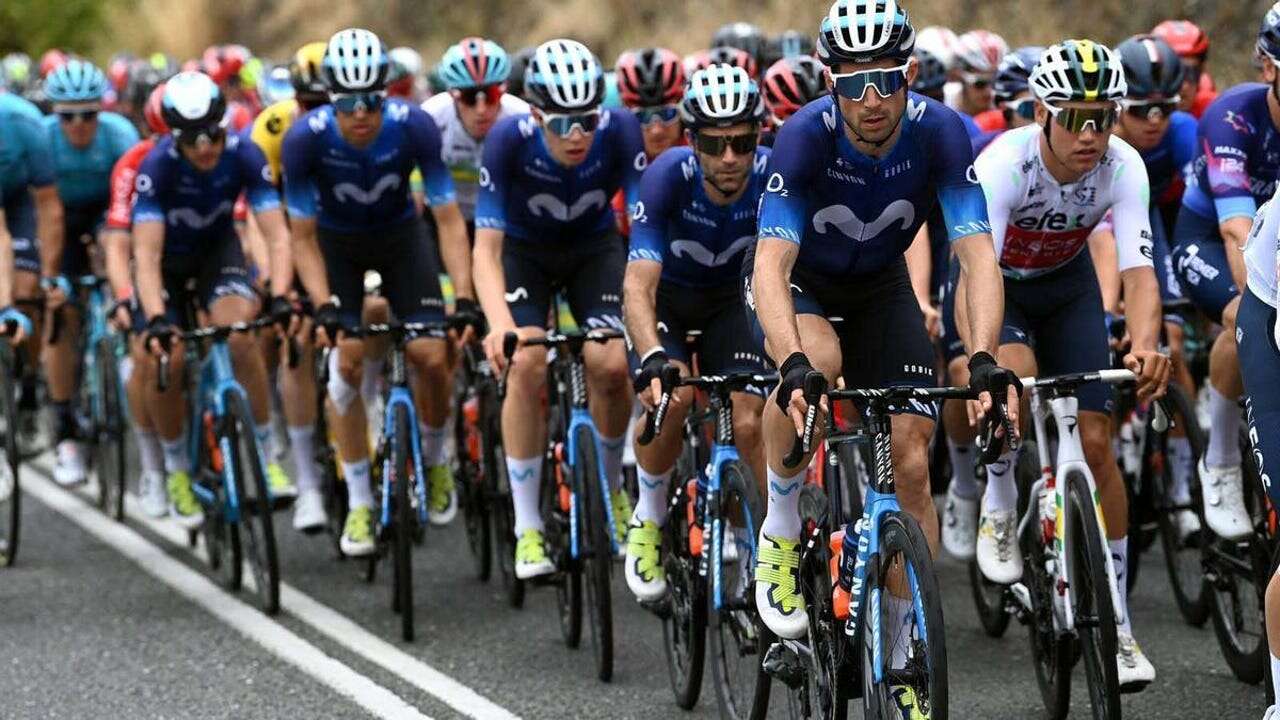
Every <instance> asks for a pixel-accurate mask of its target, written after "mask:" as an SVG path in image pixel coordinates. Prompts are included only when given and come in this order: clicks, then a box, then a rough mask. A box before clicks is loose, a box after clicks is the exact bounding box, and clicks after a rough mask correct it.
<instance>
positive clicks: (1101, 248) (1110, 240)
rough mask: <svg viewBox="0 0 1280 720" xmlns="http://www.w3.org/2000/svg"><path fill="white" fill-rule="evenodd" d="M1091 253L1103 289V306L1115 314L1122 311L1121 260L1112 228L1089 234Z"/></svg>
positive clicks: (1099, 283) (1100, 286)
mask: <svg viewBox="0 0 1280 720" xmlns="http://www.w3.org/2000/svg"><path fill="white" fill-rule="evenodd" d="M1089 254H1090V255H1091V256H1093V269H1094V271H1095V272H1096V273H1097V274H1098V287H1099V288H1101V289H1102V307H1103V309H1104V310H1106V311H1107V312H1109V313H1111V314H1113V315H1115V314H1118V313H1119V312H1120V261H1119V259H1118V257H1117V255H1116V236H1115V233H1113V232H1111V231H1110V230H1099V231H1097V232H1095V233H1093V234H1092V235H1090V236H1089Z"/></svg>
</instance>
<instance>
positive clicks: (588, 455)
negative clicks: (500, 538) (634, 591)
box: [573, 425, 613, 682]
mask: <svg viewBox="0 0 1280 720" xmlns="http://www.w3.org/2000/svg"><path fill="white" fill-rule="evenodd" d="M574 445H575V450H576V453H575V454H576V457H575V458H574V463H573V471H574V475H575V476H576V477H575V479H574V483H575V484H576V485H577V486H578V489H579V490H580V491H582V493H583V494H581V495H579V496H578V497H580V498H584V499H585V502H584V503H583V506H584V510H585V512H582V513H579V518H580V519H581V520H582V531H581V532H580V534H579V537H580V538H585V539H586V540H587V543H586V548H585V550H586V552H585V553H584V555H583V557H584V560H585V562H584V563H583V570H584V576H585V577H584V578H583V580H584V582H583V586H584V589H585V590H586V597H585V600H586V610H587V627H588V629H589V630H590V633H589V635H590V638H591V650H592V654H593V655H595V661H596V677H597V678H598V679H599V680H600V681H601V682H609V681H610V680H611V679H613V593H612V590H611V589H610V585H611V584H612V583H611V576H612V573H613V543H612V535H613V528H612V527H610V526H609V523H608V519H609V515H608V512H607V510H606V503H607V502H608V498H607V495H608V494H607V492H606V490H605V487H603V486H602V485H603V483H604V478H602V477H600V465H599V453H598V452H597V448H596V441H595V433H594V432H592V431H591V429H590V428H589V427H587V426H585V425H583V426H580V427H579V428H578V430H577V440H576V442H575V443H574Z"/></svg>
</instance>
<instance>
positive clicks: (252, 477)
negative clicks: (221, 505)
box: [223, 392, 280, 615]
mask: <svg viewBox="0 0 1280 720" xmlns="http://www.w3.org/2000/svg"><path fill="white" fill-rule="evenodd" d="M225 397H226V407H227V414H226V416H225V417H224V418H223V428H224V432H225V433H226V438H227V440H228V443H227V444H228V446H229V447H230V449H231V457H229V458H227V463H228V469H229V470H230V475H231V478H232V481H233V482H235V484H236V485H235V487H236V495H237V496H238V497H239V499H240V522H239V525H240V529H241V530H243V532H244V545H245V550H247V551H248V552H246V553H245V555H246V556H247V557H248V559H249V570H250V572H252V573H253V581H254V586H255V590H256V593H257V596H258V605H259V606H260V607H261V608H262V611H263V612H265V613H266V614H268V615H274V614H276V613H277V612H279V611H280V559H279V557H278V555H277V554H276V536H275V530H274V529H273V527H272V521H271V493H270V491H269V490H268V489H267V475H266V468H265V466H264V459H263V457H262V453H261V450H260V449H259V448H258V438H257V435H255V434H254V423H253V417H252V416H251V415H250V414H249V409H248V407H247V406H246V405H245V401H244V398H243V396H242V395H240V394H239V393H236V392H228V393H227V394H226V396H225Z"/></svg>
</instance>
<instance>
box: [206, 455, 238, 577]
mask: <svg viewBox="0 0 1280 720" xmlns="http://www.w3.org/2000/svg"><path fill="white" fill-rule="evenodd" d="M211 477H212V481H211V482H209V483H207V486H208V487H209V489H210V490H211V492H213V494H214V502H213V504H212V505H211V506H209V507H206V508H205V514H204V526H203V527H202V528H201V535H203V537H204V550H205V554H206V555H207V556H208V558H209V568H210V569H211V570H213V572H214V574H215V575H216V576H217V577H218V580H219V581H220V582H221V583H222V586H223V587H225V588H226V589H228V590H230V591H232V592H239V590H240V588H241V586H242V585H243V583H244V550H243V547H242V546H241V544H240V528H239V526H238V525H232V524H231V523H228V522H227V521H226V518H225V517H224V516H223V514H222V509H223V508H225V507H226V502H227V493H226V489H225V487H224V486H223V484H222V482H221V478H219V477H216V476H211Z"/></svg>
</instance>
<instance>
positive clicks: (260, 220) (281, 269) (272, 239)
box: [253, 208, 327, 297]
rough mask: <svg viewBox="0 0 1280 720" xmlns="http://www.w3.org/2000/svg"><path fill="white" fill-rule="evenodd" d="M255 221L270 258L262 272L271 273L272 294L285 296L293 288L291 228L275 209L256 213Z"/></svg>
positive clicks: (278, 210) (281, 214)
mask: <svg viewBox="0 0 1280 720" xmlns="http://www.w3.org/2000/svg"><path fill="white" fill-rule="evenodd" d="M253 219H254V220H256V221H257V225H258V228H259V229H260V230H261V236H262V239H263V240H264V241H265V242H264V246H265V251H266V255H267V258H268V260H267V265H266V268H260V270H261V269H268V270H269V271H270V278H271V284H270V286H269V287H270V290H271V294H272V295H284V294H285V293H287V292H289V289H290V288H291V287H293V247H292V245H291V243H290V242H289V226H288V225H287V224H286V223H285V221H284V211H283V210H281V209H280V208H275V209H274V210H267V211H266V212H263V213H254V215H253ZM326 297H327V296H326Z"/></svg>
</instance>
